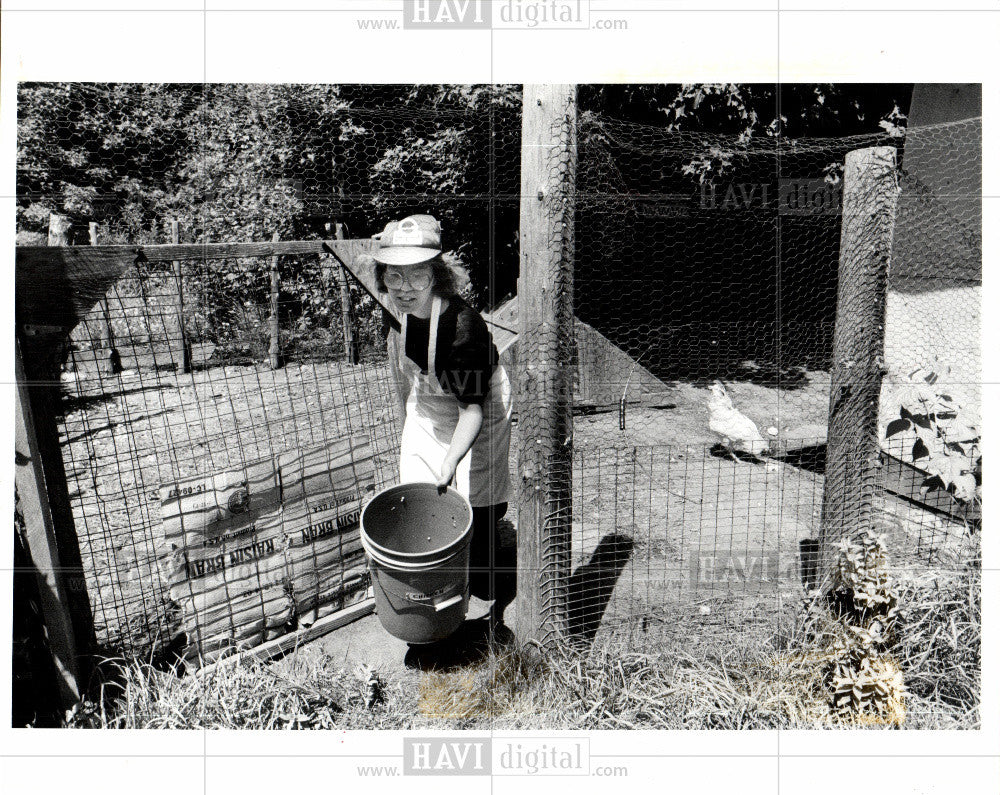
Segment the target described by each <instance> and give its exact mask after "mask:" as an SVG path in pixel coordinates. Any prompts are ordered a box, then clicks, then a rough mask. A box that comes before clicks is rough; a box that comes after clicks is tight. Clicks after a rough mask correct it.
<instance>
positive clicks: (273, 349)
mask: <svg viewBox="0 0 1000 795" xmlns="http://www.w3.org/2000/svg"><path fill="white" fill-rule="evenodd" d="M271 240H272V241H273V242H275V243H276V242H278V233H277V232H275V233H274V235H273V236H272V238H271ZM270 265H271V268H270V273H271V306H270V309H271V314H270V315H269V317H268V329H269V330H270V337H271V339H270V342H269V344H268V347H267V360H268V364H270V366H271V369H272V370H277V369H278V368H279V367H281V364H282V362H281V336H280V329H279V327H278V297H279V295H280V294H281V274H280V273H279V271H278V257H277V255H275V256H272V257H271V261H270Z"/></svg>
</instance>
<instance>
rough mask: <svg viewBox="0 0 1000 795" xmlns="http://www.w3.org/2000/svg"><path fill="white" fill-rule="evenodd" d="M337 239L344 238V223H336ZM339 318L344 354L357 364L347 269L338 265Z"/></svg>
mask: <svg viewBox="0 0 1000 795" xmlns="http://www.w3.org/2000/svg"><path fill="white" fill-rule="evenodd" d="M336 237H337V240H343V239H344V225H343V224H337V231H336ZM339 281H340V320H341V323H342V325H343V327H344V356H345V357H346V359H347V361H348V363H350V364H358V363H359V362H360V361H361V359H360V356H359V353H358V345H357V343H356V342H355V340H354V319H353V317H352V314H351V287H350V285H349V284H348V283H347V271H345V270H344V266H343V265H341V266H340V280H339Z"/></svg>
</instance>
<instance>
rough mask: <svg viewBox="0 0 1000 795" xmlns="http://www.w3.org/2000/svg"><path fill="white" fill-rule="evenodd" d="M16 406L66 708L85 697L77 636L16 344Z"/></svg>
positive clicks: (32, 535)
mask: <svg viewBox="0 0 1000 795" xmlns="http://www.w3.org/2000/svg"><path fill="white" fill-rule="evenodd" d="M15 356H16V363H15V367H16V378H17V405H16V409H15V419H14V461H15V467H16V468H15V480H14V482H15V484H16V486H17V493H18V495H19V496H20V498H21V506H22V511H23V514H24V525H25V534H26V539H25V540H26V542H27V544H28V552H29V554H30V555H31V562H32V564H33V565H34V568H35V571H36V574H37V577H38V595H39V601H40V602H41V607H42V617H43V620H44V622H45V634H46V636H47V638H48V642H49V648H50V649H51V651H52V658H53V661H54V663H55V668H56V674H57V677H58V682H59V695H60V699H61V701H62V704H63V706H64V707H66V708H69V707H71V706H72V705H73V704H75V703H76V702H77V701H79V700H80V685H79V681H80V678H79V677H80V669H79V665H78V663H77V649H76V637H75V634H74V631H73V620H72V617H71V616H70V608H69V599H68V596H67V587H66V583H65V581H64V577H63V571H62V568H61V567H60V565H59V548H58V544H57V543H56V537H55V528H54V524H53V519H52V512H51V509H50V506H49V500H48V494H47V493H46V489H45V474H44V472H43V470H42V462H41V456H40V453H39V445H38V439H37V437H36V435H35V423H34V418H33V416H32V412H31V405H30V401H29V397H28V388H27V386H26V383H25V375H24V366H23V364H22V363H21V347H20V345H17V346H16V355H15Z"/></svg>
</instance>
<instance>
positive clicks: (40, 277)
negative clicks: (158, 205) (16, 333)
mask: <svg viewBox="0 0 1000 795" xmlns="http://www.w3.org/2000/svg"><path fill="white" fill-rule="evenodd" d="M371 246H372V241H371V240H289V241H270V242H267V243H185V244H179V245H172V244H159V245H150V246H135V245H125V246H66V247H61V246H53V247H51V248H50V247H47V246H18V247H17V249H16V254H15V268H14V285H15V316H16V322H17V325H18V327H24V326H31V327H32V328H31V329H30V330H28V331H27V333H28V334H29V335H30V334H32V333H34V334H35V335H39V336H46V335H48V336H56V337H58V336H60V335H64V334H68V333H69V331H70V330H71V329H72V328H73V327H74V326H76V324H77V323H78V322H79V321H80V320H81V319H82V318H83V317H85V316H86V315H87V314H88V313H89V312H90V311H91V310H92V309H93V307H94V306H95V305H96V304H97V302H98V301H100V300H101V298H103V297H104V296H105V294H106V293H107V291H108V289H109V288H110V287H111V285H112V284H114V283H115V282H116V281H118V279H120V278H121V277H122V275H123V274H124V273H125V271H126V270H127V269H128V268H130V267H131V266H132V265H133V264H135V262H136V260H137V259H139V260H140V261H142V262H145V263H172V262H174V261H187V260H195V261H199V262H201V261H209V260H222V259H236V258H241V257H270V256H276V255H292V254H297V255H305V254H323V253H329V252H331V251H333V252H337V253H338V255H340V256H341V258H342V259H344V260H346V261H347V262H349V263H351V262H353V261H354V259H355V257H356V256H357V254H358V252H360V251H363V250H368V249H370V248H371Z"/></svg>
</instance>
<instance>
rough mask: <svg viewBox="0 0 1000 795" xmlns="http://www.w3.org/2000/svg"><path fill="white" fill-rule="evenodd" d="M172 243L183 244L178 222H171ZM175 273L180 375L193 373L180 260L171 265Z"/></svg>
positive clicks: (177, 351)
mask: <svg viewBox="0 0 1000 795" xmlns="http://www.w3.org/2000/svg"><path fill="white" fill-rule="evenodd" d="M170 242H171V243H173V244H174V245H175V246H176V245H177V244H178V243H180V242H181V229H180V223H179V222H178V221H177V220H173V221H171V222H170ZM171 264H172V266H173V271H174V284H175V285H176V292H175V298H174V306H175V307H176V309H175V311H176V313H177V336H176V338H175V340H174V345H173V346H171V347H173V349H174V354H173V359H174V361H175V362H177V372H178V373H190V372H191V344H190V343H189V342H188V338H187V332H186V331H185V329H184V277H183V274H182V272H181V262H180V260H174V261H173V263H171Z"/></svg>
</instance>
